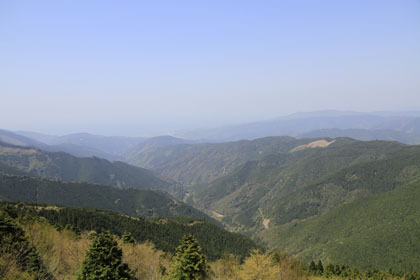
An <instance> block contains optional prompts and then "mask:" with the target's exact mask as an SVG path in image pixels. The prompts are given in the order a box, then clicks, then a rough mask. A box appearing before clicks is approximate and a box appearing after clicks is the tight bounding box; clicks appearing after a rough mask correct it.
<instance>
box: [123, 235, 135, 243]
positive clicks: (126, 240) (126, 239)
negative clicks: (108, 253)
mask: <svg viewBox="0 0 420 280" xmlns="http://www.w3.org/2000/svg"><path fill="white" fill-rule="evenodd" d="M122 241H123V242H124V243H130V244H133V243H134V242H136V241H135V240H134V238H133V236H131V233H130V232H124V234H123V235H122Z"/></svg>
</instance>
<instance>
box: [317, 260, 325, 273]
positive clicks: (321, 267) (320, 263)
mask: <svg viewBox="0 0 420 280" xmlns="http://www.w3.org/2000/svg"><path fill="white" fill-rule="evenodd" d="M316 270H317V273H318V275H322V274H324V266H323V265H322V262H321V260H319V261H318V264H317V265H316Z"/></svg>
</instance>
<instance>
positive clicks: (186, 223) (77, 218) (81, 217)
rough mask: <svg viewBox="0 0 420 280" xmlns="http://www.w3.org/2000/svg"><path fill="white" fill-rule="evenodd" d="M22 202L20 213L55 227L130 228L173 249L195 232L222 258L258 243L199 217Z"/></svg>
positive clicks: (137, 237)
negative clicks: (130, 213) (135, 214)
mask: <svg viewBox="0 0 420 280" xmlns="http://www.w3.org/2000/svg"><path fill="white" fill-rule="evenodd" d="M21 205H24V206H22V207H21V208H17V205H16V207H14V208H15V209H17V210H19V211H22V213H21V214H20V215H29V214H30V215H33V216H35V217H37V216H39V217H43V218H45V219H47V220H48V221H49V223H50V224H51V225H53V226H54V227H57V225H58V226H61V227H63V228H64V227H65V226H66V225H69V226H70V228H71V227H77V228H79V229H80V230H82V231H95V232H103V231H106V230H109V231H110V232H111V233H112V234H116V235H118V236H122V235H123V234H124V232H129V233H130V234H131V236H132V237H133V238H134V239H135V240H136V241H137V242H139V243H143V242H146V241H151V242H152V243H153V244H155V246H156V248H158V249H160V250H163V251H165V252H170V253H173V252H174V249H175V247H176V246H177V244H178V242H179V240H180V239H181V238H182V236H184V235H185V234H193V235H194V236H195V237H196V238H197V240H198V241H199V242H200V244H203V252H204V253H205V254H206V255H207V256H208V257H209V259H210V260H215V259H217V258H220V257H221V256H222V255H223V254H224V253H225V252H226V253H231V254H235V255H238V256H240V257H241V258H244V257H245V256H247V255H248V252H249V251H250V250H251V249H253V248H256V247H257V245H256V244H255V243H254V242H253V241H251V240H250V239H249V238H247V237H245V236H243V235H240V234H236V233H230V232H227V231H225V230H223V229H222V228H220V227H218V226H216V225H214V224H212V223H209V222H206V221H203V220H198V219H192V218H160V219H142V218H133V217H128V216H124V215H120V214H117V213H114V212H108V211H102V210H98V209H89V208H78V207H52V206H40V205H33V206H31V205H28V204H21ZM69 226H68V227H69ZM73 234H74V233H73Z"/></svg>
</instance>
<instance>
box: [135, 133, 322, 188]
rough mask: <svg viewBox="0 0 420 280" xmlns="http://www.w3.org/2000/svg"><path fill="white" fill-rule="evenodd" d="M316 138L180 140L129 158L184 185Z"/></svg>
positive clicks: (211, 177) (201, 181)
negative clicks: (182, 142) (217, 141)
mask: <svg viewBox="0 0 420 280" xmlns="http://www.w3.org/2000/svg"><path fill="white" fill-rule="evenodd" d="M312 141H314V140H313V139H299V140H298V139H295V138H292V137H267V138H262V139H257V140H254V141H248V140H244V141H237V142H227V143H211V144H208V143H207V144H179V145H171V146H164V147H149V148H147V149H142V150H141V152H139V153H133V154H134V157H130V158H129V162H130V163H131V164H134V165H137V166H140V167H144V168H147V169H151V170H154V171H156V172H158V173H159V174H161V175H163V176H165V177H167V178H170V179H173V180H175V181H178V182H180V183H182V184H185V185H193V186H196V185H199V184H203V183H209V182H211V181H213V180H214V179H216V178H218V177H221V176H222V175H226V174H228V173H229V172H230V171H232V170H233V169H235V168H236V167H238V166H240V165H241V164H244V163H246V162H247V161H249V160H256V159H260V158H263V157H264V156H267V155H270V154H273V153H281V152H288V151H290V150H291V149H293V148H294V147H296V146H298V145H302V144H306V143H309V142H312Z"/></svg>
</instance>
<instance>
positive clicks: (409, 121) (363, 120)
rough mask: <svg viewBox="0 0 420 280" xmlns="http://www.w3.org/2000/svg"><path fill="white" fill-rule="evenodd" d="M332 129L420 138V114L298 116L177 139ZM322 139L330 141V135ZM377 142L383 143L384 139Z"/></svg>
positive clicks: (233, 138) (198, 132)
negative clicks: (387, 132) (378, 132)
mask: <svg viewBox="0 0 420 280" xmlns="http://www.w3.org/2000/svg"><path fill="white" fill-rule="evenodd" d="M329 129H341V130H354V129H363V130H375V131H381V130H386V131H390V130H391V131H394V133H395V135H397V136H398V135H399V133H402V135H405V134H413V135H416V136H417V137H418V136H419V135H420V113H419V112H417V111H412V112H375V113H358V112H342V111H320V112H310V113H296V114H292V115H289V116H286V117H281V118H277V119H272V120H267V121H262V122H254V123H248V124H238V125H230V126H225V127H217V128H211V129H196V130H191V131H184V132H177V133H175V136H176V137H180V138H185V139H207V140H208V141H219V142H222V141H236V140H242V139H248V140H252V139H257V138H262V137H267V136H285V135H288V136H293V137H298V136H299V135H301V134H304V133H308V132H310V131H313V130H329ZM372 135H375V134H372ZM320 136H322V137H326V136H328V135H320ZM343 136H347V137H351V136H352V135H343ZM374 137H375V136H374ZM375 139H378V140H379V139H380V138H375ZM401 139H404V137H401ZM417 139H418V138H417ZM416 141H418V140H416ZM416 143H419V142H416ZM411 144H413V143H411Z"/></svg>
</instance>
